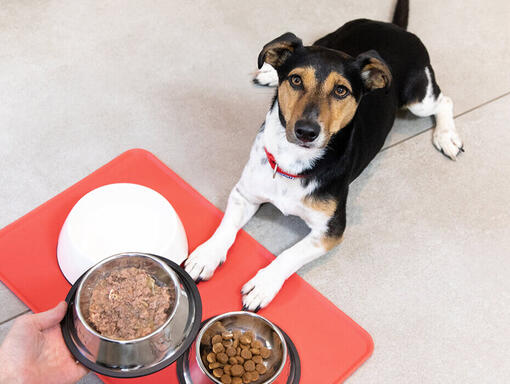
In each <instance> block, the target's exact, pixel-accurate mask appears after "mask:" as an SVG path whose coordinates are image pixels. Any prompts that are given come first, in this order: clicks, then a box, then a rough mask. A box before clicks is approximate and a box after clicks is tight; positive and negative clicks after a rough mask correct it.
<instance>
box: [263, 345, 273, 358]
mask: <svg viewBox="0 0 510 384" xmlns="http://www.w3.org/2000/svg"><path fill="white" fill-rule="evenodd" d="M260 356H262V358H263V359H267V358H269V356H271V350H270V349H268V348H266V347H262V348H261V349H260Z"/></svg>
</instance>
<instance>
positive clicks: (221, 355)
mask: <svg viewBox="0 0 510 384" xmlns="http://www.w3.org/2000/svg"><path fill="white" fill-rule="evenodd" d="M216 360H218V361H219V362H220V363H221V364H226V363H227V362H228V356H227V354H226V353H225V352H220V353H218V354H217V355H216Z"/></svg>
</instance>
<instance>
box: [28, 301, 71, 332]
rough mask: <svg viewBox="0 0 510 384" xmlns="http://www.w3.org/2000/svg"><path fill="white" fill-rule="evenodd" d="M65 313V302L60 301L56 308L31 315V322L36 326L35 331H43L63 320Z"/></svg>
mask: <svg viewBox="0 0 510 384" xmlns="http://www.w3.org/2000/svg"><path fill="white" fill-rule="evenodd" d="M66 311H67V303H66V302H65V301H61V302H60V303H58V304H57V306H56V307H54V308H52V309H50V310H48V311H46V312H40V313H36V314H34V315H31V317H32V319H31V320H32V321H33V323H34V324H35V325H36V327H37V329H39V330H40V331H43V330H45V329H48V328H51V327H53V326H55V325H57V324H58V323H60V321H61V320H62V319H63V318H64V316H65V314H66Z"/></svg>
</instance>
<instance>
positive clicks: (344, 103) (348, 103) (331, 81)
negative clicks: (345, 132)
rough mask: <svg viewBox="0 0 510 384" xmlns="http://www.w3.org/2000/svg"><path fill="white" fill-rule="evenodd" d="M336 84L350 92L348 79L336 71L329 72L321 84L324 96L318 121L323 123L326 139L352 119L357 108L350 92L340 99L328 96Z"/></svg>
mask: <svg viewBox="0 0 510 384" xmlns="http://www.w3.org/2000/svg"><path fill="white" fill-rule="evenodd" d="M337 85H343V86H344V87H346V88H347V89H348V90H349V93H351V92H352V89H351V84H350V83H349V81H348V80H347V79H346V78H345V77H343V76H342V75H341V74H339V73H338V72H331V73H330V74H329V75H328V77H327V78H326V80H325V81H324V83H323V85H322V89H321V93H322V94H323V95H324V96H325V97H324V98H323V101H322V102H321V104H320V109H319V121H320V122H322V124H323V125H324V129H325V134H326V135H327V137H328V141H329V138H330V137H331V136H332V135H334V134H335V133H337V132H338V131H339V130H341V129H342V128H343V127H345V126H346V125H347V124H348V123H349V122H350V121H351V120H352V118H353V117H354V114H355V113H356V109H357V108H358V104H357V103H356V99H354V97H353V96H352V95H351V94H349V95H348V96H347V97H346V98H344V99H340V100H338V99H335V98H333V97H328V96H329V95H331V93H332V92H333V89H334V87H335V86H337Z"/></svg>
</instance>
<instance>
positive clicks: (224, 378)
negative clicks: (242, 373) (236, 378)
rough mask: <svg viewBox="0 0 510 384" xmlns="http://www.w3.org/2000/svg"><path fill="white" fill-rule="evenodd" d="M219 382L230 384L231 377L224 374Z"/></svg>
mask: <svg viewBox="0 0 510 384" xmlns="http://www.w3.org/2000/svg"><path fill="white" fill-rule="evenodd" d="M220 381H221V382H222V383H223V384H232V377H230V375H226V374H224V375H223V376H221V377H220Z"/></svg>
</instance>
